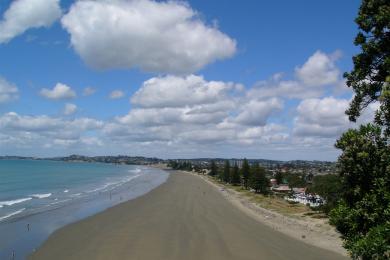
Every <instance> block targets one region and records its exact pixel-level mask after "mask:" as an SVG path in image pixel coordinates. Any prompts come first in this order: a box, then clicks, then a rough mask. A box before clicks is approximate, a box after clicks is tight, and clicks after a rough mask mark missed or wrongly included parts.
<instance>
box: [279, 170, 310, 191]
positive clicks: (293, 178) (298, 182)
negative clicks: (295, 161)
mask: <svg viewBox="0 0 390 260" xmlns="http://www.w3.org/2000/svg"><path fill="white" fill-rule="evenodd" d="M283 179H285V180H286V181H287V183H288V185H289V186H290V187H292V188H303V187H306V178H305V175H303V174H296V173H285V174H283Z"/></svg>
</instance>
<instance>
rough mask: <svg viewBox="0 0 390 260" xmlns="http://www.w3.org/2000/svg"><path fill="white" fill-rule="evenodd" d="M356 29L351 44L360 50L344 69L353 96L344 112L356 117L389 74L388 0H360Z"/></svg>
mask: <svg viewBox="0 0 390 260" xmlns="http://www.w3.org/2000/svg"><path fill="white" fill-rule="evenodd" d="M355 21H356V23H357V24H358V26H359V29H360V31H359V33H358V35H357V36H356V38H355V45H357V46H360V47H361V53H359V54H358V55H356V56H354V57H353V63H354V69H353V70H352V71H351V72H349V73H345V74H344V77H345V78H346V79H347V85H348V86H349V87H352V88H353V90H354V91H355V94H356V95H355V96H354V98H353V101H352V103H351V106H350V108H349V109H348V111H347V114H348V115H349V116H350V119H351V120H352V121H356V118H357V117H359V115H360V113H361V111H362V109H363V108H364V107H366V106H367V105H368V104H369V103H371V102H373V101H376V100H378V99H379V97H380V95H381V91H382V88H383V86H384V84H385V82H386V78H387V77H388V76H389V75H390V58H389V57H390V32H389V29H390V3H389V1H388V0H363V2H362V4H361V6H360V10H359V15H358V17H357V18H356V20H355Z"/></svg>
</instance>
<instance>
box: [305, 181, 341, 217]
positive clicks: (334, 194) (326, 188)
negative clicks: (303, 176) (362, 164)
mask: <svg viewBox="0 0 390 260" xmlns="http://www.w3.org/2000/svg"><path fill="white" fill-rule="evenodd" d="M342 190H343V189H342V184H341V178H340V176H338V175H335V174H326V175H318V176H315V177H314V178H313V184H312V185H311V186H310V187H309V188H308V189H307V192H309V193H316V194H318V195H320V196H321V197H322V198H324V199H325V200H326V204H325V205H323V206H321V210H323V211H324V212H325V213H329V211H330V210H331V209H333V208H334V207H335V206H336V204H337V202H338V201H339V199H340V196H341V193H342Z"/></svg>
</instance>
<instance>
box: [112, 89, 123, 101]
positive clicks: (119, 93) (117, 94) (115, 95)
mask: <svg viewBox="0 0 390 260" xmlns="http://www.w3.org/2000/svg"><path fill="white" fill-rule="evenodd" d="M124 96H125V93H124V92H123V91H122V90H114V91H111V93H110V95H109V98H111V99H119V98H123V97H124Z"/></svg>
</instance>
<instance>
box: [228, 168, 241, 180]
mask: <svg viewBox="0 0 390 260" xmlns="http://www.w3.org/2000/svg"><path fill="white" fill-rule="evenodd" d="M230 183H231V184H233V185H240V183H241V178H240V172H239V169H238V166H237V164H234V167H233V170H232V176H231V177H230Z"/></svg>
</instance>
